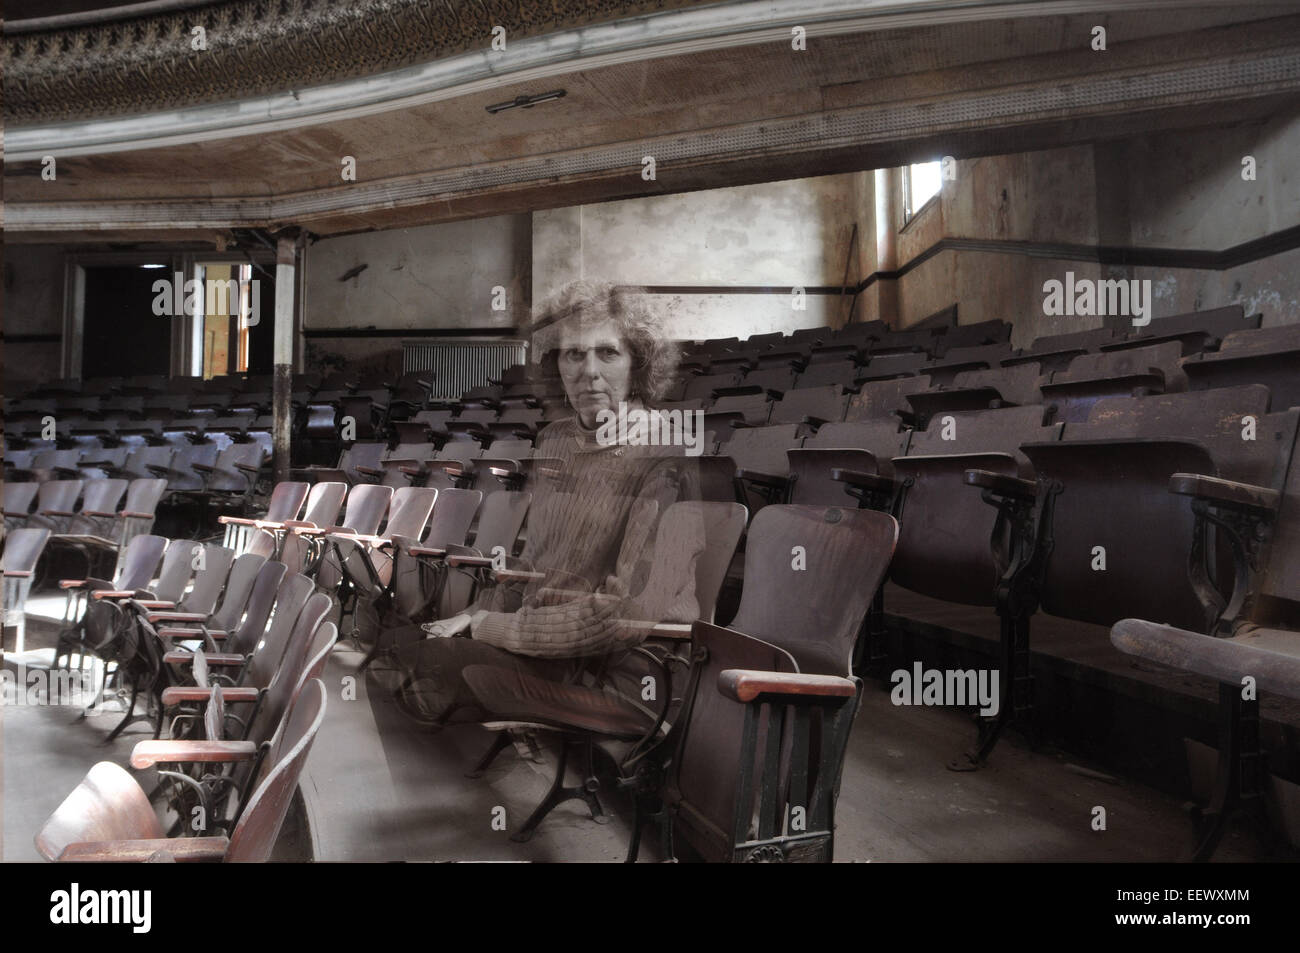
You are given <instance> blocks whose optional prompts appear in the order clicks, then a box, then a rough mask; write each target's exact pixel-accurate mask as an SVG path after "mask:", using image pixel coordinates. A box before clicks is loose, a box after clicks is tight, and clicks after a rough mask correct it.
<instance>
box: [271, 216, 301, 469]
mask: <svg viewBox="0 0 1300 953" xmlns="http://www.w3.org/2000/svg"><path fill="white" fill-rule="evenodd" d="M298 248H299V242H298V234H297V233H296V232H289V233H281V234H280V236H279V240H278V242H277V243H276V248H275V349H274V361H275V367H274V371H273V374H274V377H273V382H272V390H271V472H272V476H273V478H274V480H275V482H276V483H279V482H280V481H282V480H287V479H289V431H290V428H291V426H292V424H293V403H292V394H293V341H294V332H295V330H296V329H295V328H294V306H293V305H294V292H295V289H296V287H297V271H298V267H297V265H298Z"/></svg>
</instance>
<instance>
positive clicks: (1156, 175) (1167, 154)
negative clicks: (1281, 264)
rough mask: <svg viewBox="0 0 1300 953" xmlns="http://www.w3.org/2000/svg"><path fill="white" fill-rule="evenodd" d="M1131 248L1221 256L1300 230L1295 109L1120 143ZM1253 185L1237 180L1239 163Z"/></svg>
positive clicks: (1299, 141)
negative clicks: (1246, 165) (1247, 162)
mask: <svg viewBox="0 0 1300 953" xmlns="http://www.w3.org/2000/svg"><path fill="white" fill-rule="evenodd" d="M1125 146H1126V148H1125V158H1126V164H1127V166H1128V176H1127V181H1126V183H1124V184H1126V185H1127V187H1128V192H1129V204H1130V207H1131V208H1132V217H1133V233H1132V242H1133V244H1135V245H1151V246H1155V247H1158V248H1205V249H1212V250H1216V251H1217V250H1221V249H1224V248H1230V247H1231V246H1233V245H1239V244H1241V243H1242V242H1247V241H1251V240H1252V239H1256V238H1260V237H1262V236H1264V235H1269V234H1272V233H1274V232H1279V231H1281V230H1283V229H1285V228H1292V227H1294V226H1296V225H1300V162H1297V160H1296V157H1297V156H1300V107H1293V108H1292V109H1291V110H1290V111H1289V112H1288V113H1285V114H1283V115H1279V116H1276V117H1274V118H1273V119H1271V120H1270V121H1268V122H1261V123H1242V124H1241V125H1239V126H1233V127H1229V128H1225V129H1209V130H1204V129H1198V130H1191V131H1187V132H1184V133H1181V134H1178V135H1169V134H1165V135H1161V136H1151V137H1143V138H1140V139H1132V140H1129V141H1128V142H1127V143H1125ZM1247 155H1249V156H1252V157H1253V158H1254V160H1255V179H1254V180H1253V181H1250V180H1246V179H1243V178H1242V170H1243V166H1242V159H1243V157H1245V156H1247Z"/></svg>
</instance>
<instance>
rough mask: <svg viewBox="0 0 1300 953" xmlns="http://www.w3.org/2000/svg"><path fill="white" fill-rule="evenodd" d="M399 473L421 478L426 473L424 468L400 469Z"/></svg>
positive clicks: (398, 469)
mask: <svg viewBox="0 0 1300 953" xmlns="http://www.w3.org/2000/svg"><path fill="white" fill-rule="evenodd" d="M397 471H398V472H399V473H405V474H406V475H407V476H413V477H415V476H420V475H422V474H423V473H424V467H398V468H397Z"/></svg>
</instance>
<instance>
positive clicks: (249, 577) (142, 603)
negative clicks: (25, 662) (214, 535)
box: [36, 535, 337, 862]
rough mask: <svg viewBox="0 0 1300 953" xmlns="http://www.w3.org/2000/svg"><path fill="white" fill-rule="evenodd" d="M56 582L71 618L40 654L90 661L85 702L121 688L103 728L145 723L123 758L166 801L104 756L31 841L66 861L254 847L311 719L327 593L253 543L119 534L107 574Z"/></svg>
mask: <svg viewBox="0 0 1300 953" xmlns="http://www.w3.org/2000/svg"><path fill="white" fill-rule="evenodd" d="M61 586H62V588H64V589H65V590H66V591H67V592H68V594H69V613H68V617H69V620H70V624H69V625H68V626H67V627H66V628H65V629H64V631H63V632H62V633H61V634H60V637H59V641H58V645H57V647H56V655H55V660H54V664H55V667H56V668H57V667H58V666H59V665H60V662H63V663H65V667H66V668H67V669H68V670H69V671H71V666H72V661H73V659H74V658H75V659H77V660H78V663H79V669H78V670H79V671H84V669H85V661H86V660H87V658H97V659H98V660H99V661H100V663H101V664H102V668H103V676H102V680H101V684H100V686H99V689H98V692H97V694H96V697H95V700H94V701H93V702H92V703H91V705H90V706H88V711H89V710H94V709H95V708H96V707H97V706H98V704H99V703H100V702H101V701H102V700H103V698H104V696H105V695H106V693H107V692H108V691H110V690H116V691H118V692H122V693H129V699H128V700H127V702H126V713H125V715H124V717H123V718H122V720H121V722H119V724H118V725H117V727H115V728H114V729H113V731H112V732H111V733H110V736H109V737H110V739H111V738H113V737H116V735H117V734H118V733H120V732H121V731H122V730H123V729H124V728H125V727H126V726H127V725H128V724H130V723H132V722H133V721H137V720H141V719H147V720H151V721H153V722H154V726H155V727H154V739H153V740H151V741H142V742H139V743H137V744H136V745H135V747H134V749H133V751H132V754H131V758H130V765H131V767H133V768H135V769H137V770H144V769H149V768H157V769H158V770H157V777H158V780H159V782H160V784H159V786H158V788H157V791H156V795H158V796H160V797H165V799H166V811H161V812H160V811H159V810H156V809H155V805H154V803H152V802H151V800H150V795H148V794H146V789H145V786H144V785H142V784H141V783H140V782H139V781H137V779H136V777H135V776H133V775H132V774H131V773H130V772H129V771H127V770H125V769H124V768H122V767H121V766H119V765H117V764H115V763H113V762H108V761H103V762H100V763H98V764H96V765H94V766H93V767H92V768H91V769H90V771H89V773H88V774H87V776H86V778H85V780H84V781H82V783H81V784H80V785H78V786H77V788H75V789H74V790H73V791H72V792H71V793H70V794H69V795H68V797H67V798H66V799H65V800H64V801H63V803H62V804H61V805H60V806H59V807H58V808H57V809H56V810H55V812H54V813H53V814H52V815H51V816H50V818H49V819H48V820H47V822H46V823H45V825H44V826H43V827H42V829H41V830H40V832H39V833H38V834H37V836H36V846H37V849H38V850H39V851H40V853H41V854H42V855H43V856H44V857H46V858H47V859H49V860H60V861H65V862H104V861H157V860H167V861H172V860H176V861H202V860H209V861H211V860H226V861H266V860H269V859H270V858H271V856H272V852H273V849H274V847H275V843H276V839H277V837H278V835H279V832H280V829H281V827H282V825H283V823H284V820H285V817H286V815H287V813H288V810H289V806H290V804H291V801H292V797H293V793H294V790H295V788H296V787H297V783H298V778H299V775H300V773H301V771H302V768H303V765H304V763H305V760H306V758H307V754H308V752H309V750H310V748H311V746H312V744H313V741H314V740H315V738H316V735H317V733H318V731H319V729H320V726H321V723H322V721H323V715H324V709H325V700H326V699H325V696H326V692H325V688H324V685H323V683H322V682H321V681H320V679H319V676H320V674H321V673H322V671H323V669H324V666H325V663H326V660H327V657H328V655H329V652H330V650H331V648H332V647H333V645H334V642H335V639H336V635H337V630H336V628H335V625H334V624H333V623H332V622H328V621H326V616H327V614H328V613H329V609H330V599H329V596H328V595H326V594H324V593H319V592H316V587H315V585H314V583H313V582H312V580H311V579H309V578H308V577H306V576H304V575H302V574H301V573H296V572H291V571H289V570H288V567H286V566H285V565H284V564H283V563H280V562H277V561H274V560H268V559H267V558H266V556H264V555H262V554H259V553H254V552H246V553H243V554H241V555H238V556H236V553H235V552H234V551H233V550H231V549H228V548H226V547H222V546H216V545H211V544H210V545H203V544H199V543H195V542H193V541H191V540H175V541H170V542H169V541H168V540H167V539H165V538H163V537H160V536H153V535H141V536H137V537H135V538H134V539H133V540H132V541H131V542H130V544H129V545H128V546H127V549H126V551H125V554H124V558H123V561H122V564H121V566H120V568H119V570H118V572H117V573H116V575H115V578H114V579H112V580H102V579H93V578H92V579H67V580H63V582H62V583H61ZM141 699H143V700H144V702H145V712H144V713H142V714H138V713H137V711H136V707H137V701H138V700H141ZM164 722H166V723H167V725H168V732H167V734H168V737H167V738H166V739H160V738H159V736H160V735H161V733H162V730H163V725H164ZM160 816H161V817H163V818H166V819H168V820H169V821H170V825H169V826H168V825H167V824H165V823H164V822H163V821H160Z"/></svg>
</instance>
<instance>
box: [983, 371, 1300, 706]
mask: <svg viewBox="0 0 1300 953" xmlns="http://www.w3.org/2000/svg"><path fill="white" fill-rule="evenodd" d="M1297 418H1300V410H1296V411H1288V412H1285V413H1282V414H1269V413H1268V390H1267V388H1265V387H1263V386H1261V385H1252V386H1248V387H1237V388H1224V389H1220V390H1211V391H1192V392H1187V393H1182V394H1163V395H1156V396H1150V397H1139V398H1107V399H1104V400H1101V401H1098V402H1097V404H1095V405H1094V407H1093V409H1092V413H1091V414H1090V416H1089V419H1088V421H1087V422H1086V423H1072V424H1066V425H1065V432H1064V436H1063V438H1062V439H1061V440H1060V441H1059V442H1054V443H1027V444H1025V445H1024V446H1023V448H1022V449H1023V450H1024V452H1025V454H1026V455H1027V456H1028V457H1029V459H1030V462H1031V463H1032V465H1033V467H1034V470H1035V474H1036V482H1035V483H1033V484H1029V485H1026V484H1025V482H1024V481H1018V480H1015V479H1013V478H1008V477H999V476H992V475H988V474H982V473H980V472H977V471H971V472H970V473H969V474H968V480H970V481H971V482H972V483H974V485H976V486H980V487H982V488H983V489H984V490H985V495H987V496H988V497H989V500H990V502H993V503H995V504H996V505H998V506H999V507H1000V508H1001V509H1002V511H1003V512H1004V513H1006V514H1007V515H1008V517H1009V518H1010V519H1011V520H1012V522H1013V524H1014V527H1013V529H1012V535H1013V537H1014V538H1016V539H1019V540H1022V541H1025V545H1024V546H1022V547H1021V551H1020V554H1019V555H1018V556H1014V557H1013V560H1012V565H1011V568H1010V569H1009V570H1008V572H1007V574H1006V576H1005V579H1004V585H1002V586H1000V587H999V599H1000V603H1001V604H1002V606H1003V609H1002V611H1009V610H1008V609H1007V608H1006V607H1007V606H1009V605H1016V606H1018V607H1019V610H1018V611H1019V614H1020V617H1021V618H1020V620H1019V621H1018V622H1017V628H1018V629H1020V630H1021V631H1019V634H1018V636H1017V638H1018V641H1019V643H1020V645H1021V649H1023V653H1022V654H1026V655H1027V651H1028V648H1027V646H1028V623H1029V615H1030V614H1032V612H1033V611H1034V609H1035V608H1036V607H1037V605H1039V604H1041V606H1042V608H1043V610H1044V611H1046V612H1049V613H1051V614H1052V615H1056V616H1062V617H1065V618H1069V619H1078V620H1080V621H1084V622H1092V623H1096V624H1100V625H1112V624H1114V623H1115V622H1117V621H1119V620H1120V619H1121V618H1124V617H1127V616H1131V617H1134V618H1155V619H1160V620H1162V621H1164V622H1166V623H1168V624H1170V625H1174V626H1177V627H1179V628H1184V629H1190V630H1198V629H1199V630H1206V631H1208V630H1209V629H1210V628H1212V627H1213V625H1215V624H1216V620H1217V619H1218V618H1219V617H1220V616H1221V615H1222V614H1223V613H1224V611H1225V608H1226V607H1227V606H1228V605H1230V602H1229V599H1230V596H1229V595H1228V594H1230V593H1232V592H1233V591H1234V588H1236V589H1239V588H1240V587H1234V585H1233V582H1232V579H1231V575H1230V571H1229V568H1228V567H1229V566H1230V564H1231V558H1230V553H1231V548H1230V547H1232V546H1237V547H1239V546H1241V545H1243V542H1242V540H1241V539H1240V538H1239V537H1234V534H1232V533H1227V534H1216V535H1214V536H1213V537H1208V536H1207V535H1206V525H1205V524H1204V522H1202V521H1201V520H1200V518H1199V517H1198V514H1197V512H1196V509H1195V508H1194V507H1193V506H1192V505H1191V503H1190V501H1189V500H1188V499H1187V498H1186V497H1185V496H1180V495H1175V494H1171V493H1169V492H1168V488H1169V486H1170V480H1171V478H1172V477H1173V475H1174V474H1176V473H1190V474H1201V475H1204V476H1207V477H1212V478H1216V479H1219V480H1227V481H1233V482H1239V483H1246V484H1252V485H1256V486H1262V487H1267V488H1270V489H1272V490H1273V491H1275V492H1276V491H1278V490H1279V488H1280V480H1281V479H1282V475H1281V470H1282V465H1280V463H1279V460H1280V459H1283V458H1285V457H1286V456H1288V455H1289V453H1290V447H1291V446H1292V443H1293V441H1294V440H1295V434H1296V422H1297ZM1243 437H1245V438H1246V439H1243ZM1135 527H1141V532H1135ZM1049 541H1050V544H1049ZM1189 566H1190V571H1189ZM1004 651H1006V646H1005V645H1004ZM1017 651H1018V652H1020V651H1021V650H1020V649H1018V650H1017ZM1007 714H1008V713H1006V712H1005V711H1004V712H1002V713H1000V716H999V717H1002V716H1003V715H1007Z"/></svg>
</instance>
